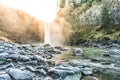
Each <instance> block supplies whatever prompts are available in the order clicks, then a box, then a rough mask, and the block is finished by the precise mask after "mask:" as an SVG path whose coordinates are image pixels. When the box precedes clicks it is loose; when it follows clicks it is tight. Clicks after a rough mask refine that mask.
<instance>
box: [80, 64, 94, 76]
mask: <svg viewBox="0 0 120 80" xmlns="http://www.w3.org/2000/svg"><path fill="white" fill-rule="evenodd" d="M82 73H83V74H84V75H91V74H93V69H92V68H91V67H90V66H89V65H84V66H83V69H82Z"/></svg>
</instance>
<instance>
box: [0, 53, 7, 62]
mask: <svg viewBox="0 0 120 80" xmlns="http://www.w3.org/2000/svg"><path fill="white" fill-rule="evenodd" d="M8 55H9V53H6V52H2V53H0V61H5V60H6V59H7V56H8Z"/></svg>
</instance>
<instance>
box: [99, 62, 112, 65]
mask: <svg viewBox="0 0 120 80" xmlns="http://www.w3.org/2000/svg"><path fill="white" fill-rule="evenodd" d="M101 64H102V65H111V64H112V63H111V62H102V63H101Z"/></svg>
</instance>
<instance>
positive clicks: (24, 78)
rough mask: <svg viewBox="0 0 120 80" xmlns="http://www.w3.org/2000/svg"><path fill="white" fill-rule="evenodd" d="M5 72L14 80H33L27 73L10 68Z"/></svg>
mask: <svg viewBox="0 0 120 80" xmlns="http://www.w3.org/2000/svg"><path fill="white" fill-rule="evenodd" d="M7 72H8V74H9V75H10V76H11V77H12V78H13V79H14V80H33V79H32V76H31V74H30V73H29V72H28V71H22V70H20V69H13V68H10V69H8V71H7Z"/></svg>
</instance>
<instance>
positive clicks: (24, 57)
mask: <svg viewBox="0 0 120 80" xmlns="http://www.w3.org/2000/svg"><path fill="white" fill-rule="evenodd" d="M19 58H20V61H22V62H27V61H30V57H29V56H28V55H26V56H24V55H21V56H20V57H19Z"/></svg>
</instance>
